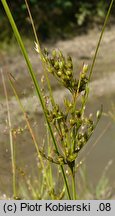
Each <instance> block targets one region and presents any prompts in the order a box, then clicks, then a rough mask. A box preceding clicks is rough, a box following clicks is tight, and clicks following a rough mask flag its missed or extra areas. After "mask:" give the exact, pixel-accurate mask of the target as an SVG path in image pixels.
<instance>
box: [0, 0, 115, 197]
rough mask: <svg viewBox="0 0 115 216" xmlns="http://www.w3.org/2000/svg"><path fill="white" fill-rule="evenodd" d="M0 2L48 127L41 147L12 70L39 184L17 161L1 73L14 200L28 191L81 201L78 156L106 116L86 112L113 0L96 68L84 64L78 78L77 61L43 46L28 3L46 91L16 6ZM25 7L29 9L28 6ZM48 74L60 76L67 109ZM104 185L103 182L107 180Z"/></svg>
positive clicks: (39, 195)
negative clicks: (16, 19)
mask: <svg viewBox="0 0 115 216" xmlns="http://www.w3.org/2000/svg"><path fill="white" fill-rule="evenodd" d="M1 2H2V4H3V7H4V10H5V12H6V14H7V16H8V20H9V22H10V24H11V26H12V29H13V32H14V35H15V37H16V39H17V42H18V44H19V46H20V49H21V51H22V54H23V56H24V59H25V62H26V64H27V67H28V71H29V73H30V76H31V79H32V81H33V83H34V87H35V90H36V95H37V97H38V99H39V100H40V103H41V106H42V110H43V114H44V117H45V120H46V125H47V126H46V130H47V140H46V143H45V145H42V146H39V143H37V141H36V137H35V135H34V132H33V130H32V127H31V124H30V121H29V118H28V116H27V114H26V111H25V109H24V107H23V104H22V103H21V100H20V99H19V97H18V94H17V91H16V87H15V86H14V82H13V78H12V76H11V74H9V81H10V84H11V87H12V89H13V91H14V94H15V96H16V99H17V101H18V103H19V106H20V108H21V110H22V112H23V114H24V118H25V121H26V125H27V127H28V130H29V132H30V135H31V137H32V140H33V142H34V145H35V149H36V152H37V159H38V164H37V167H38V170H39V176H38V179H37V181H36V185H35V182H34V184H33V183H32V182H31V179H27V176H26V174H25V173H24V172H23V170H21V169H20V168H18V165H17V163H16V158H15V147H14V143H13V133H12V125H11V119H10V113H9V105H8V98H7V88H6V85H5V81H4V76H3V73H2V80H3V86H4V92H5V96H6V102H7V111H8V123H9V136H10V145H11V158H12V182H13V186H12V188H13V198H14V199H25V197H26V198H27V194H28V191H27V189H28V190H29V191H30V192H31V194H30V197H29V198H30V199H79V195H78V193H77V188H76V172H77V170H78V168H79V166H80V164H81V163H82V162H80V164H77V163H76V159H77V158H78V155H79V153H80V151H81V149H82V148H83V147H84V145H86V144H87V142H88V140H89V139H90V137H91V135H92V134H93V132H94V130H95V127H96V125H97V123H98V121H99V119H100V117H101V114H102V108H101V109H100V111H97V113H96V115H95V117H93V116H92V115H89V116H87V115H86V113H85V108H86V106H87V99H88V95H89V82H90V80H91V75H92V72H93V67H94V64H95V60H96V57H97V53H98V49H99V46H100V42H101V39H102V36H103V33H104V30H105V26H106V23H107V20H108V17H109V14H110V11H111V8H112V5H113V2H114V1H113V0H112V1H111V4H110V6H109V9H108V12H107V15H106V18H105V22H104V25H103V28H102V31H101V34H100V38H99V41H98V44H97V48H96V51H95V55H94V58H93V62H92V65H91V68H90V70H89V68H88V65H86V64H84V65H83V67H82V70H81V71H80V73H79V77H78V79H77V78H76V77H75V75H74V72H73V62H72V58H71V57H70V56H67V57H65V56H64V54H63V51H59V50H55V49H54V50H52V52H51V53H50V52H49V51H48V50H47V49H45V50H43V51H42V50H41V48H40V44H39V40H38V38H37V34H36V31H35V26H34V24H33V20H32V17H31V13H30V9H29V8H28V4H27V1H25V3H26V6H27V8H28V12H29V14H30V20H31V23H32V26H33V32H34V34H35V39H36V43H35V50H36V51H37V53H38V55H39V56H40V58H41V62H42V65H43V68H44V78H45V81H44V80H43V79H42V90H41V88H40V86H39V83H38V80H37V78H36V76H35V73H34V70H33V67H32V64H31V63H30V60H29V58H28V54H27V51H26V49H25V47H24V44H23V41H22V38H21V36H20V32H19V31H18V28H17V26H16V23H15V22H14V19H13V17H12V14H11V10H10V9H9V7H8V5H7V2H6V0H2V1H1ZM36 2H37V1H31V4H33V5H34V6H35V5H36ZM65 2H66V3H67V2H68V4H66V5H65V3H62V1H56V3H58V4H61V3H62V8H63V7H70V6H71V4H70V3H71V2H70V1H65ZM22 6H23V7H24V8H25V6H24V5H22ZM49 73H50V74H52V75H53V76H54V78H56V79H57V81H58V82H59V84H60V85H61V86H63V88H65V89H66V90H67V91H68V95H69V97H68V98H65V99H64V101H63V108H61V107H60V106H59V104H57V103H56V101H55V98H54V97H53V92H52V89H51V85H50V80H49ZM44 82H46V83H47V92H48V93H47V94H46V91H45V90H44ZM17 170H18V172H19V173H20V174H21V176H23V179H24V183H23V184H21V183H20V182H18V183H17V178H16V177H17ZM54 173H56V177H54ZM71 182H72V184H71ZM100 184H102V182H101V183H100ZM19 185H20V187H19ZM22 185H23V186H22ZM25 185H27V188H26V187H25ZM58 185H61V187H60V188H59V187H58ZM19 188H20V190H19ZM98 194H99V192H98V188H97V196H98Z"/></svg>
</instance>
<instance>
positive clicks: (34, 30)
mask: <svg viewBox="0 0 115 216" xmlns="http://www.w3.org/2000/svg"><path fill="white" fill-rule="evenodd" d="M25 3H26V7H27V10H28V14H29V17H30V20H31V24H32V29H33V33H34V36H35V40H36V43H37V46H38V50H39V54H40V58H41V61H42V67H43V69H44V74H45V78H46V81H47V86H48V89H49V93H50V98H51V102H52V105H54V106H55V101H54V98H53V93H52V89H51V84H50V80H49V78H48V75H47V71H46V67H45V63H44V60H43V59H44V57H43V54H42V51H41V47H40V42H39V39H38V36H37V33H36V29H35V25H34V21H33V17H32V14H31V11H30V8H29V5H28V2H27V0H25Z"/></svg>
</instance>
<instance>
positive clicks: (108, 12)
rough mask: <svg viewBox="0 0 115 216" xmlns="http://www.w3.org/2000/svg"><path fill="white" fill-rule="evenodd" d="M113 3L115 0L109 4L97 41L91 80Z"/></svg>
mask: <svg viewBox="0 0 115 216" xmlns="http://www.w3.org/2000/svg"><path fill="white" fill-rule="evenodd" d="M113 3H114V0H111V3H110V5H109V9H108V11H107V14H106V17H105V21H104V24H103V27H102V30H101V34H100V37H99V40H98V43H97V46H96V50H95V54H94V57H93V62H92V65H91V69H90V74H89V81H90V79H91V76H92V73H93V68H94V65H95V61H96V58H97V54H98V51H99V47H100V43H101V40H102V37H103V34H104V31H105V27H106V25H107V21H108V19H109V15H110V12H111V9H112V6H113Z"/></svg>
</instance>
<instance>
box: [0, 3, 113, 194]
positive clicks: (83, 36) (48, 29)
mask: <svg viewBox="0 0 115 216" xmlns="http://www.w3.org/2000/svg"><path fill="white" fill-rule="evenodd" d="M7 2H8V4H9V6H10V9H11V11H12V14H13V17H14V19H15V21H16V24H17V26H18V29H19V31H20V33H21V35H22V37H23V40H24V43H25V45H26V48H27V50H28V53H29V56H30V60H31V62H32V65H33V67H34V70H35V73H36V75H37V78H38V81H39V82H40V79H41V77H42V73H43V72H42V66H41V63H40V60H39V57H38V55H37V54H36V53H35V50H34V40H35V39H34V35H33V32H32V27H31V22H30V19H29V16H28V12H27V9H26V5H25V2H24V0H17V1H11V0H9V1H7ZM28 2H29V6H30V9H31V12H32V16H33V19H34V22H35V27H36V31H37V34H38V36H39V39H40V42H41V45H42V47H48V49H50V50H52V49H53V48H59V49H61V50H62V51H63V52H64V54H65V55H67V54H69V55H71V57H72V58H73V62H74V71H75V76H77V74H79V72H80V70H81V68H82V65H83V63H86V64H89V67H90V65H91V63H92V59H93V56H94V52H95V48H96V45H97V42H98V39H99V36H100V32H101V29H102V26H103V22H104V19H105V16H106V12H107V9H108V6H109V3H110V1H105V0H100V1H98V0H95V1H92V0H77V1H76V0H73V1H72V0H44V1H43V0H29V1H28ZM0 67H1V69H2V71H3V72H4V76H5V82H6V85H7V90H8V96H9V106H10V110H11V121H12V127H13V130H17V129H19V128H25V122H24V118H23V114H22V113H21V110H20V108H19V106H18V104H17V102H16V100H15V97H14V94H13V92H12V89H11V87H10V85H9V81H8V78H7V75H6V74H7V72H9V73H11V74H12V75H13V77H14V79H15V85H16V90H17V92H18V95H19V96H20V98H21V101H22V103H23V105H24V106H25V109H26V111H27V113H28V115H29V118H30V121H31V123H32V126H33V129H34V131H35V134H36V136H37V139H38V142H39V143H41V144H42V143H43V139H44V133H45V126H44V124H43V116H42V110H41V107H40V104H39V103H38V101H37V99H36V96H35V91H34V89H33V84H32V82H31V79H30V77H29V74H28V71H27V69H26V65H25V62H24V59H23V57H22V55H21V52H20V49H19V48H18V45H17V43H16V40H15V37H14V34H13V32H12V29H11V26H10V24H9V21H8V19H7V17H6V15H5V12H4V9H3V7H2V4H1V2H0ZM51 84H52V88H53V90H54V96H55V98H56V99H57V102H58V103H59V104H62V102H63V98H64V97H65V96H66V95H67V94H68V93H67V92H65V91H64V89H60V88H59V86H58V83H57V82H56V81H55V80H53V78H52V77H51ZM101 104H102V105H103V112H104V114H103V116H102V118H101V120H100V122H99V124H98V126H97V128H96V131H95V133H94V135H93V136H92V138H91V140H90V142H89V143H88V145H87V146H86V147H85V148H84V149H83V151H82V153H81V155H80V158H79V160H80V159H82V158H83V157H84V156H85V155H86V153H87V152H89V154H88V156H87V157H86V160H85V162H84V163H85V166H86V169H87V174H88V179H89V181H90V182H91V185H92V188H94V187H95V185H97V184H98V182H99V180H100V178H101V176H102V173H103V171H104V169H106V168H107V167H108V168H107V169H106V170H107V178H108V180H109V186H110V187H111V188H112V195H111V196H112V197H113V196H114V188H115V172H114V169H115V4H114V6H113V8H112V11H111V15H110V18H109V22H108V25H107V27H106V31H105V33H104V36H103V40H102V43H101V46H100V49H99V54H98V56H97V60H96V65H95V67H94V71H93V76H92V79H91V84H90V94H89V100H88V106H87V108H86V111H87V113H88V114H89V113H93V114H94V116H95V115H96V111H97V110H98V109H100V107H101ZM15 143H16V149H17V151H16V158H17V159H16V160H17V163H18V166H19V167H23V168H24V169H25V170H26V171H27V172H29V171H30V170H33V166H34V167H35V166H36V160H35V149H34V147H33V145H32V140H31V138H30V137H29V132H28V131H27V130H26V129H24V130H23V132H20V133H17V134H16V137H15ZM108 164H109V166H108ZM0 170H1V171H0V191H1V192H2V193H5V191H6V192H7V191H9V194H10V193H11V190H10V189H9V185H11V156H10V147H9V130H8V125H7V110H6V102H5V97H4V91H3V84H2V80H1V77H0ZM35 170H36V169H35ZM33 172H34V171H33ZM35 173H36V171H35ZM109 192H110V191H109ZM109 192H108V191H107V195H106V197H107V196H109V195H108V194H110V193H109Z"/></svg>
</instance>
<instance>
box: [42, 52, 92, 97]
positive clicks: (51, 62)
mask: <svg viewBox="0 0 115 216" xmlns="http://www.w3.org/2000/svg"><path fill="white" fill-rule="evenodd" d="M43 57H44V61H45V62H46V65H47V70H48V71H49V72H50V73H52V74H53V75H54V76H55V77H56V79H58V81H60V82H61V83H62V85H63V86H65V87H66V88H67V89H69V90H70V92H72V93H73V92H76V91H78V90H79V92H81V91H83V90H84V89H85V86H86V84H87V81H88V79H87V77H86V72H87V69H88V68H87V65H84V67H83V68H84V69H83V71H82V76H81V80H80V85H78V83H79V81H78V80H77V79H76V78H74V76H73V62H72V58H71V57H70V56H68V57H67V58H65V57H64V55H63V54H62V52H61V51H56V50H53V51H52V53H51V55H49V52H48V51H47V49H44V53H43ZM78 88H79V89H78Z"/></svg>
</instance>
